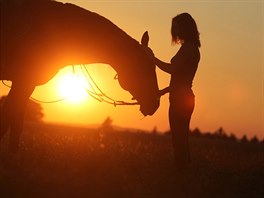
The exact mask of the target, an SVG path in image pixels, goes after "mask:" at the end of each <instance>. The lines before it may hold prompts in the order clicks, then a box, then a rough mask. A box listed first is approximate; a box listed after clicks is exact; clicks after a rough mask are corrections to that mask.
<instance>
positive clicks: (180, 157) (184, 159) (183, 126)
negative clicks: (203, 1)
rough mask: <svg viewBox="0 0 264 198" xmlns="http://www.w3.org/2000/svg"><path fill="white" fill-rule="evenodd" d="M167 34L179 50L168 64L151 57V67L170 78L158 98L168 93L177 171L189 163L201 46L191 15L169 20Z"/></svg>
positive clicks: (182, 15) (181, 15)
mask: <svg viewBox="0 0 264 198" xmlns="http://www.w3.org/2000/svg"><path fill="white" fill-rule="evenodd" d="M171 35H172V42H173V44H180V45H181V47H180V49H179V51H178V52H177V53H176V55H175V56H174V57H172V59H171V62H170V63H165V62H163V61H161V60H159V59H158V58H156V57H155V56H154V54H153V53H152V58H153V61H154V62H155V64H156V65H157V66H158V67H159V68H160V69H161V70H163V71H164V72H167V73H169V74H170V75H171V80H170V85H169V86H168V87H167V88H165V89H163V90H161V92H160V95H164V94H166V93H168V92H169V102H170V107H169V123H170V129H171V134H172V144H173V149H174V156H175V163H176V166H177V167H179V168H184V167H186V166H187V165H188V164H189V162H190V152H189V141H188V134H189V124H190V119H191V115H192V112H193V109H194V94H193V91H192V82H193V78H194V76H195V73H196V70H197V67H198V63H199V61H200V52H199V47H200V46H201V43H200V38H199V32H198V29H197V25H196V23H195V20H194V19H193V18H192V16H191V15H190V14H188V13H182V14H179V15H177V16H176V17H174V18H173V19H172V26H171Z"/></svg>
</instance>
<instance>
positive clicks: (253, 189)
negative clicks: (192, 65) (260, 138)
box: [0, 118, 264, 198]
mask: <svg viewBox="0 0 264 198" xmlns="http://www.w3.org/2000/svg"><path fill="white" fill-rule="evenodd" d="M102 126H106V128H108V127H109V126H112V119H111V118H107V119H106V120H105V121H104V122H103V124H102ZM106 128H105V129H106ZM105 129H104V130H105ZM110 129H111V130H110V131H103V132H102V130H101V129H99V128H97V129H87V128H77V127H67V126H56V125H47V124H44V123H29V122H28V123H27V124H26V125H25V128H24V132H23V135H22V137H21V149H20V150H19V151H18V153H17V154H16V155H9V154H7V152H6V151H7V150H6V146H7V138H6V137H4V139H3V142H2V143H1V145H0V192H1V197H5V198H6V197H7V198H8V197H12V198H18V197H27V198H31V197H32V198H33V197H34V198H35V197H38V198H42V197H43V198H44V197H67V198H71V197H78V198H83V197H93V198H106V197H107V198H110V197H126V198H141V197H144V198H145V197H151V198H163V197H165V198H167V197H168V198H171V197H203V198H207V197H208V198H209V197H210V198H211V197H250V198H258V197H263V195H264V189H263V186H264V180H263V178H264V168H263V164H264V163H263V162H264V145H263V144H259V143H256V139H255V138H254V141H251V140H250V141H249V142H248V143H246V144H242V143H239V142H238V141H229V140H227V141H226V140H223V139H221V138H219V133H222V132H223V131H224V130H220V131H222V132H219V130H217V131H218V132H217V133H216V134H217V135H215V134H211V136H210V138H208V137H209V136H206V135H204V134H203V133H201V132H200V130H199V129H195V130H194V132H193V133H192V135H191V137H190V149H191V154H192V163H191V165H190V167H188V169H186V170H183V171H180V172H179V171H177V170H176V169H174V165H173V152H172V148H171V147H172V146H171V137H170V136H168V135H161V134H159V133H154V134H153V133H143V132H142V131H141V132H129V131H128V130H121V129H119V131H117V130H115V129H114V128H113V127H110ZM102 134H103V135H102ZM215 137H217V138H215ZM221 137H223V136H222V135H221ZM224 137H226V136H224ZM229 137H230V138H231V139H232V138H234V137H233V136H231V135H230V136H229Z"/></svg>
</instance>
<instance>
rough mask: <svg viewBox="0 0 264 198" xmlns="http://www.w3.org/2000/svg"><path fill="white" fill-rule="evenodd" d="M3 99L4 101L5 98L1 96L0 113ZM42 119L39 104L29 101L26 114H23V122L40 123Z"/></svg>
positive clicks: (41, 110)
mask: <svg viewBox="0 0 264 198" xmlns="http://www.w3.org/2000/svg"><path fill="white" fill-rule="evenodd" d="M5 99H6V96H2V97H1V98H0V111H1V108H2V107H3V104H4V101H5ZM43 117H44V113H43V109H42V106H41V104H39V103H37V102H35V101H33V100H29V102H28V104H27V109H26V114H25V121H30V122H42V121H43Z"/></svg>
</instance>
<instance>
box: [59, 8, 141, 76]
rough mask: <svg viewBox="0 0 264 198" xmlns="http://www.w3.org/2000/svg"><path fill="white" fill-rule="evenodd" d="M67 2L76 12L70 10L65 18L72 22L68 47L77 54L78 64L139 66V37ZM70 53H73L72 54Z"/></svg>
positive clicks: (118, 68)
mask: <svg viewBox="0 0 264 198" xmlns="http://www.w3.org/2000/svg"><path fill="white" fill-rule="evenodd" d="M65 6H68V7H69V9H72V10H73V15H74V16H71V15H69V14H68V15H67V16H68V17H66V18H67V21H66V22H65V23H68V24H66V25H65V27H66V28H67V30H65V31H68V38H67V40H68V41H70V42H68V48H69V49H71V50H70V51H71V54H73V56H76V57H77V59H76V60H74V61H73V62H76V63H77V64H89V63H106V64H109V65H111V66H112V67H113V68H114V69H115V70H116V71H117V72H122V71H123V70H124V66H125V67H135V66H136V63H135V61H137V60H138V58H137V57H138V56H140V45H139V43H138V42H137V41H136V40H134V39H133V38H131V37H130V36H129V35H127V34H126V33H125V32H124V31H122V30H121V29H120V28H118V27H117V26H116V25H114V24H113V23H112V22H110V21H109V20H108V19H106V18H104V17H102V16H100V15H98V14H96V13H92V12H90V11H87V10H84V9H82V8H79V7H77V6H73V5H70V4H69V5H65ZM74 17H75V18H76V19H78V20H80V21H79V22H78V23H76V21H75V20H72V18H73V19H74ZM78 20H77V21H78ZM69 27H70V28H69ZM64 40H65V39H63V40H62V42H64ZM62 46H64V45H62ZM61 50H64V49H61ZM69 57H71V55H70V54H69ZM72 58H73V59H74V57H72ZM78 58H79V60H78ZM71 64H72V63H71Z"/></svg>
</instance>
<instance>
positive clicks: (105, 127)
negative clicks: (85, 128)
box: [100, 116, 113, 131]
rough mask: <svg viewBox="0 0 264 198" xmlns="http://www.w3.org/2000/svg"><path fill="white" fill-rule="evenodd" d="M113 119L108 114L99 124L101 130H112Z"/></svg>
mask: <svg viewBox="0 0 264 198" xmlns="http://www.w3.org/2000/svg"><path fill="white" fill-rule="evenodd" d="M112 123H113V120H112V119H111V118H110V117H109V116H108V117H107V118H106V119H105V120H104V121H103V123H102V124H101V126H100V129H101V130H104V131H109V130H113V126H112Z"/></svg>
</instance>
